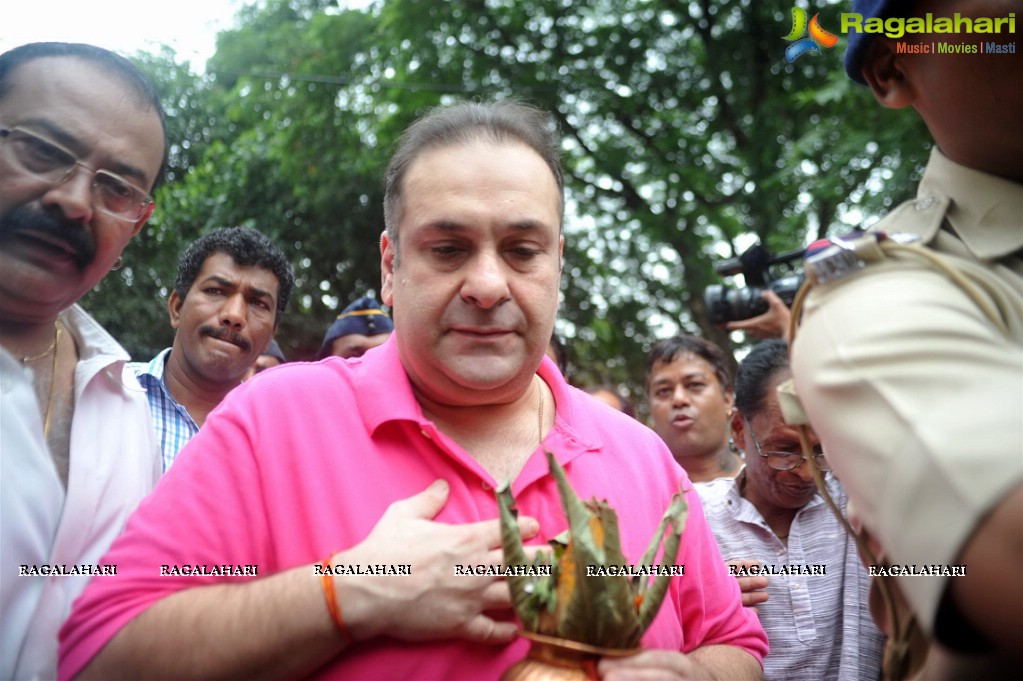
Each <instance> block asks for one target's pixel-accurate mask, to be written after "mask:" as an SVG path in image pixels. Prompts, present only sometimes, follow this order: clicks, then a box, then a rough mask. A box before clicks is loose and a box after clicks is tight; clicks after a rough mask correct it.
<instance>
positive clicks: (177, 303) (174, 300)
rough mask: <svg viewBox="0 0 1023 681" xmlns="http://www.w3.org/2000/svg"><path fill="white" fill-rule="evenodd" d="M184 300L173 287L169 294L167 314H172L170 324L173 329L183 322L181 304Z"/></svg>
mask: <svg viewBox="0 0 1023 681" xmlns="http://www.w3.org/2000/svg"><path fill="white" fill-rule="evenodd" d="M184 302H185V301H183V300H182V299H181V298H179V297H178V292H177V291H175V290H174V289H171V293H170V295H169V296H167V314H168V316H170V325H171V328H173V329H176V328H178V325H179V324H180V323H181V306H182V305H183V304H184Z"/></svg>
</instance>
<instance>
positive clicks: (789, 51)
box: [785, 7, 838, 64]
mask: <svg viewBox="0 0 1023 681" xmlns="http://www.w3.org/2000/svg"><path fill="white" fill-rule="evenodd" d="M819 16H820V14H814V15H813V19H810V25H809V29H810V35H809V36H808V37H806V38H804V37H803V34H804V33H806V30H807V23H806V10H805V9H803V8H801V7H793V8H792V30H791V31H789V34H788V35H787V36H785V40H788V41H789V42H790V43H792V44H791V45H789V46H788V47H786V48H785V60H786V61H788V63H790V64H791V63H792V62H794V61H796V60H797V59H799V58H800V57H801V56H803V55H804V54H806V53H807V52H816V53H817V54H820V53H821V48H822V47H824V48H831V47H834V46H835V45H836V44H838V36H837V35H835V34H834V33H831V32H829V31H826V30H824V29H823V28H822V27H821V25H820V22H818V20H817V17H819ZM793 41H795V42H793Z"/></svg>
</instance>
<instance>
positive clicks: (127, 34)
mask: <svg viewBox="0 0 1023 681" xmlns="http://www.w3.org/2000/svg"><path fill="white" fill-rule="evenodd" d="M246 4H251V2H250V0H157V1H155V2H154V1H153V0H11V1H10V2H4V8H3V12H2V17H0V52H4V51H7V50H9V49H10V48H12V47H17V46H18V45H22V44H24V43H30V42H36V41H41V40H56V41H62V42H80V43H91V44H93V45H99V46H100V47H105V48H107V49H110V50H113V51H115V52H120V53H122V54H129V55H130V54H134V53H135V52H138V51H146V52H155V51H157V49H158V48H159V46H160V45H161V44H167V45H169V46H171V47H172V48H173V49H174V51H175V52H176V53H177V56H178V61H182V62H184V61H187V62H191V64H192V69H193V70H194V71H201V70H202V69H203V66H204V64H205V62H206V59H208V58H209V57H210V56H211V55H212V54H213V50H214V48H215V46H216V35H217V32H218V31H220V30H224V29H227V28H230V27H231V26H232V25H233V20H234V15H235V13H236V12H237V11H238V9H239V8H240V7H242V6H244V5H246Z"/></svg>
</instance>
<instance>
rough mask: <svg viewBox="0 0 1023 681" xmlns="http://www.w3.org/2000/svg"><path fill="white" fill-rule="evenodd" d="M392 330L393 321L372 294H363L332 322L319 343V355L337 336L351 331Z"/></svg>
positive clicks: (384, 331) (374, 332) (348, 333)
mask: <svg viewBox="0 0 1023 681" xmlns="http://www.w3.org/2000/svg"><path fill="white" fill-rule="evenodd" d="M391 331H394V322H392V321H391V318H390V317H388V316H387V313H386V312H384V311H383V310H382V309H381V305H380V303H379V302H378V301H377V299H376V298H374V297H373V296H363V297H362V298H359V299H358V300H356V301H355V302H354V303H352V304H351V305H349V306H348V307H346V308H345V309H344V310H342V311H341V314H339V315H338V316H337V319H335V320H334V323H333V324H331V325H330V328H328V329H327V335H325V336H324V337H323V343H322V344H321V345H320V357H325V356H326V355H327V354H329V352H330V344H331V343H332V342H333V341H334V340H335V339H337V338H341V337H342V336H348V335H351V334H353V333H361V334H362V335H364V336H375V335H377V334H380V333H390V332H391Z"/></svg>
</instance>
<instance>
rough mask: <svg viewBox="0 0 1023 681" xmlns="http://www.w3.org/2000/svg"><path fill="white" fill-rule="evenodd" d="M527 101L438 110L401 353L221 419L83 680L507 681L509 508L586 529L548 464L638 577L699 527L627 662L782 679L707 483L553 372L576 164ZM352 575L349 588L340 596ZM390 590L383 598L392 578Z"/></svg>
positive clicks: (270, 391)
mask: <svg viewBox="0 0 1023 681" xmlns="http://www.w3.org/2000/svg"><path fill="white" fill-rule="evenodd" d="M553 129H554V127H553V125H551V123H550V119H549V117H548V116H547V115H546V114H544V113H543V112H541V111H538V110H536V109H533V108H531V107H528V106H524V105H522V104H518V103H514V102H499V103H482V104H480V103H464V104H459V105H456V106H453V107H450V108H446V109H438V110H435V111H433V112H431V113H430V114H428V115H427V116H425V117H424V118H423V119H421V120H420V121H418V122H417V123H416V124H414V125H413V126H412V127H411V128H409V130H408V131H406V133H405V135H404V136H403V137H402V140H401V142H400V145H399V148H398V151H397V153H396V155H395V156H394V158H393V159H392V160H391V163H390V165H389V167H388V170H387V174H386V178H385V222H386V230H385V232H384V233H383V235H382V237H381V249H380V250H381V268H382V274H383V283H382V287H381V294H382V299H383V301H384V302H385V303H386V304H388V305H390V306H391V308H392V309H393V316H394V324H395V332H394V333H393V334H392V336H391V338H389V339H388V341H387V342H386V343H385V344H384V345H382V346H380V347H379V348H374V349H372V350H370V351H369V352H367V353H366V354H365V355H364V356H363V357H361V358H358V359H352V360H347V361H345V360H341V359H337V358H330V359H327V360H324V361H322V362H320V363H316V364H291V365H288V366H286V367H281V368H277V369H272V370H269V371H266V372H263V373H261V374H260V375H258V376H257V377H255V378H254V379H253V380H251V381H249V382H247V383H245V384H244V385H242V386H241V387H240V388H239V389H237V390H235V391H234V392H232V394H231V395H229V396H228V398H227V399H226V400H225V401H224V402H223V403H222V404H221V405H220V407H218V409H217V410H216V411H215V412H214V413H212V414H211V415H210V417H209V419H208V420H207V421H206V424H205V426H204V427H203V429H202V431H200V433H199V434H198V435H197V436H196V437H194V438H193V439H192V440H191V441H190V442H189V444H188V445H187V447H194V448H197V449H199V450H200V451H201V452H202V456H187V457H183V458H182V460H181V461H180V462H179V463H178V464H177V465H176V466H175V467H174V468H173V469H171V471H170V473H169V474H168V475H167V476H165V478H164V479H163V482H162V483H161V485H160V487H159V488H158V489H157V490H156V491H155V492H154V493H153V495H152V496H151V497H149V499H148V500H147V501H146V502H144V503H143V505H142V506H141V507H140V509H139V511H138V513H136V514H135V515H134V516H133V517H132V519H131V520H130V521H129V525H128V528H127V530H126V531H125V534H124V535H123V536H122V537H121V539H119V540H118V541H117V542H116V543H115V544H114V546H113V547H112V549H111V551H110V553H109V554H108V555H107V556H106V557H105V559H104V561H103V562H104V563H106V564H115V565H117V575H116V578H106V579H96V580H93V582H92V583H91V584H90V586H89V588H88V589H87V590H86V592H85V594H84V595H83V597H82V598H81V599H80V600H79V601H78V602H77V603H76V608H75V610H74V612H73V614H72V616H71V618H70V619H69V621H68V623H67V625H66V626H65V628H64V629H63V631H62V646H61V669H60V675H61V678H63V679H68V678H73V677H76V676H78V677H80V678H155V677H160V678H186V677H192V676H204V677H226V678H254V677H257V676H258V677H259V678H280V679H289V678H305V677H310V678H318V679H390V678H394V679H460V678H464V679H487V678H491V679H493V678H498V677H499V676H500V674H501V673H502V671H503V670H505V669H506V668H507V667H509V666H510V665H511V664H512V663H514V662H515V661H517V660H518V659H521V658H522V657H523V656H524V655H525V653H526V650H527V648H528V642H527V641H525V640H523V639H521V638H517V637H516V624H515V622H514V618H513V616H512V614H511V610H510V597H509V593H508V588H507V585H506V584H505V583H504V581H503V580H502V579H501V578H499V577H496V576H494V575H493V574H487V573H488V570H486V567H487V566H500V565H501V563H502V556H501V551H500V549H499V546H500V538H499V530H498V522H497V520H496V518H497V504H496V500H495V497H494V487H495V486H497V485H498V484H500V483H501V482H502V481H505V480H511V481H513V484H512V491H513V493H514V495H515V498H516V504H517V506H518V508H519V509H520V511H521V512H522V517H521V519H520V529H521V531H522V532H523V535H524V537H525V538H527V539H530V540H531V543H534V544H537V545H542V544H543V543H544V542H546V541H547V540H548V539H550V538H552V537H554V536H556V535H557V534H559V533H561V532H562V531H563V530H564V529H565V528H566V526H567V523H566V520H565V518H564V516H563V513H562V511H561V506H560V501H559V498H558V494H557V490H556V486H555V483H554V480H553V479H552V478H551V476H550V475H549V474H548V471H547V465H546V462H545V460H544V456H543V452H544V450H550V451H552V452H554V453H555V455H556V457H557V459H558V460H559V461H560V462H561V464H562V466H564V467H565V469H566V471H567V473H568V475H569V478H570V479H571V481H572V484H573V485H574V487H575V489H576V491H577V492H578V494H579V496H580V497H583V498H589V497H593V496H599V497H601V498H606V499H607V500H608V501H609V503H610V504H611V505H612V506H613V507H614V508H615V509H616V510H617V512H618V515H619V520H620V525H621V535H622V543H623V549H624V552H625V555H626V557H627V558H628V559H629V560H631V561H633V562H638V561H639V559H640V556H641V555H642V552H643V549H644V544H645V543H646V541H647V540H648V539H649V537H650V534H651V532H652V531H653V529H654V528H655V527H656V525H657V522H658V520H659V519H660V517H661V514H662V513H663V512H664V510H665V508H666V507H667V506H668V504H669V501H670V499H671V496H672V494H674V493H675V492H677V491H678V490H679V488H680V487H681V488H682V489H683V490H684V491H685V494H686V498H687V500H688V502H689V505H690V512H689V520H688V525H687V527H686V530H685V534H684V535H683V541H682V549H681V551H680V553H679V557H678V559H677V561H676V562H677V563H680V564H684V565H685V574H684V576H681V577H678V578H676V579H674V581H673V583H672V584H671V586H670V589H669V593H668V596H667V598H666V600H665V603H664V605H663V606H662V608H661V610H660V612H659V614H658V616H657V618H656V620H655V621H654V623H653V625H652V626H651V628H650V629H649V631H648V632H647V634H646V636H645V637H644V640H643V644H644V647H645V648H647V650H646V652H644V653H642V654H640V655H637V656H635V657H633V658H629V659H627V660H614V661H611V660H605V661H603V662H602V663H601V669H600V671H601V674H602V675H603V677H604V678H609V679H610V678H631V677H633V676H635V674H636V673H638V671H639V670H640V669H641V668H642V670H643V671H652V672H656V673H659V674H661V675H662V676H664V677H665V678H679V679H689V678H704V677H708V676H716V677H718V678H729V679H760V678H762V670H761V664H760V661H761V659H762V658H763V656H764V655H765V654H766V652H767V641H766V638H765V636H764V633H763V629H762V628H761V627H760V625H759V623H758V622H757V619H756V615H755V614H754V613H753V612H752V610H750V609H748V608H743V607H742V606H741V603H740V596H739V589H738V586H737V585H736V581H735V579H734V578H733V577H730V576H729V575H728V573H727V572H726V569H725V565H724V563H723V562H722V560H721V557H720V554H719V553H718V550H717V548H716V545H715V542H714V537H713V535H712V534H711V533H710V530H709V529H708V527H707V525H706V522H705V520H704V518H703V513H702V510H701V508H700V502H699V498H698V497H697V495H696V493H695V492H694V491H693V489H692V485H691V484H690V482H689V480H688V479H687V478H686V476H685V473H684V472H683V471H682V469H681V468H679V467H678V465H677V464H676V463H675V462H674V460H673V459H672V457H671V454H670V453H669V452H668V450H667V448H666V447H665V446H664V444H663V443H662V441H661V440H660V438H659V437H657V435H656V434H655V433H653V432H652V431H650V430H649V429H647V428H646V427H644V426H642V425H640V424H639V423H638V422H637V421H635V420H634V419H631V418H629V417H628V416H625V415H624V414H621V413H619V412H616V411H614V410H613V409H610V408H609V407H607V406H606V405H603V404H601V403H599V402H597V401H596V400H594V399H593V398H591V397H590V396H588V395H586V394H585V393H583V392H581V391H579V390H576V389H574V388H572V387H570V386H569V385H568V384H567V383H566V382H565V381H564V379H563V378H562V377H561V375H560V373H559V372H558V371H557V369H556V368H555V366H554V364H553V362H552V361H551V360H549V359H547V358H546V357H545V355H544V350H545V348H546V346H547V342H548V340H549V338H550V337H551V332H552V330H553V326H554V318H555V314H556V311H557V301H558V285H559V279H560V274H561V256H562V247H563V238H562V236H561V223H562V210H563V179H562V171H561V165H560V158H559V151H558V149H559V140H558V138H557V136H556V135H555V134H554V133H553ZM328 561H329V563H330V565H331V566H332V567H333V571H334V572H335V576H334V577H333V579H332V580H331V579H329V578H328V579H326V580H324V579H323V578H322V576H321V575H320V574H318V573H320V572H323V568H322V567H321V564H326V563H327V562H328ZM381 573H382V574H381Z"/></svg>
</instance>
